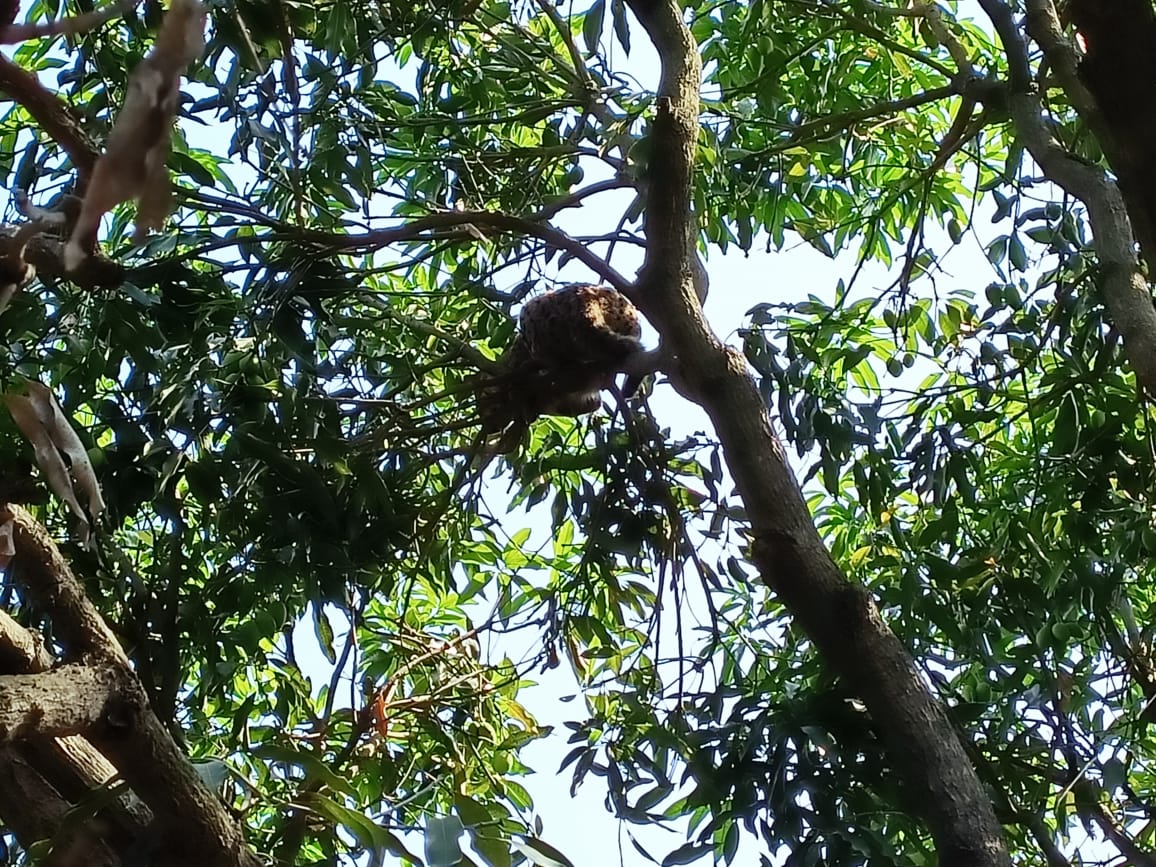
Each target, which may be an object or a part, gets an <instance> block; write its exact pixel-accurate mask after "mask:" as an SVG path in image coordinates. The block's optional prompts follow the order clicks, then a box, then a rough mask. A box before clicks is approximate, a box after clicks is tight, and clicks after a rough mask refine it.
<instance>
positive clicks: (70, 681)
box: [0, 663, 126, 744]
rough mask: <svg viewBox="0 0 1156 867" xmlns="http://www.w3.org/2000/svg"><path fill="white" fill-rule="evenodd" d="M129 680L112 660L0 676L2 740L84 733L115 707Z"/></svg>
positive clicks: (0, 740)
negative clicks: (36, 672) (98, 663)
mask: <svg viewBox="0 0 1156 867" xmlns="http://www.w3.org/2000/svg"><path fill="white" fill-rule="evenodd" d="M125 683H126V671H125V670H124V669H121V668H119V667H117V666H115V665H108V664H102V665H80V664H77V663H72V664H70V665H62V666H60V667H59V668H54V669H52V670H51V671H46V672H44V673H42V674H6V675H0V744H2V743H5V742H8V741H13V740H20V739H24V738H30V737H33V736H40V737H43V736H50V737H61V736H64V735H76V734H83V733H85V732H87V731H88V730H89V729H91V728H92V727H93V726H95V725H97V724H98V723H100V722H101V721H102V720H103V719H104V718H105V717H106V716H107V715H108V714H109V713H110V711H112V710H113V709H114V707H115V704H116V702H117V699H118V698H119V696H120V693H121V691H122V689H123V687H124V686H125Z"/></svg>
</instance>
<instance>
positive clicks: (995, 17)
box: [979, 0, 1156, 395]
mask: <svg viewBox="0 0 1156 867" xmlns="http://www.w3.org/2000/svg"><path fill="white" fill-rule="evenodd" d="M979 3H980V6H982V7H983V10H984V12H986V13H987V15H988V17H989V18H990V19H991V22H992V24H993V26H994V27H995V31H996V33H997V34H998V35H999V38H1000V41H1001V42H1002V43H1003V47H1004V51H1005V52H1006V53H1007V56H1008V69H1009V79H1010V83H1011V93H1010V94H1009V97H1008V103H1009V108H1010V109H1011V114H1012V119H1013V121H1014V122H1015V126H1016V130H1017V131H1018V132H1019V135H1020V138H1021V139H1022V140H1023V143H1024V145H1025V146H1026V147H1027V149H1028V151H1029V153H1031V155H1032V158H1033V159H1034V160H1035V161H1036V163H1038V164H1039V166H1040V168H1041V169H1043V172H1044V174H1045V175H1046V176H1047V177H1048V179H1049V180H1051V181H1053V182H1054V183H1056V184H1058V185H1059V186H1060V187H1061V188H1063V190H1064V191H1065V192H1067V193H1069V194H1070V195H1072V196H1074V197H1076V198H1077V199H1079V200H1080V201H1081V202H1083V203H1084V206H1085V207H1086V208H1087V209H1088V222H1089V224H1090V225H1091V227H1092V246H1093V247H1094V249H1095V251H1096V255H1097V256H1098V257H1099V259H1100V264H1101V267H1102V269H1103V281H1102V283H1101V286H1100V289H1101V291H1102V292H1103V295H1104V303H1105V305H1106V306H1107V308H1108V312H1109V313H1110V314H1111V316H1112V322H1113V324H1114V325H1115V326H1116V328H1118V329H1119V331H1120V334H1121V336H1122V337H1123V339H1124V354H1125V356H1126V357H1127V358H1128V362H1129V363H1130V364H1131V366H1132V369H1133V370H1134V371H1135V372H1136V379H1137V381H1138V382H1139V383H1140V386H1141V387H1142V388H1143V389H1144V390H1145V391H1147V392H1148V393H1149V394H1151V395H1156V306H1153V304H1152V294H1151V292H1149V290H1148V285H1147V281H1146V280H1145V279H1144V275H1143V274H1142V273H1141V270H1140V261H1139V259H1138V257H1137V255H1136V250H1135V237H1134V235H1133V232H1132V223H1131V221H1130V220H1129V217H1128V208H1127V205H1126V203H1125V201H1124V197H1123V195H1121V192H1120V188H1119V187H1118V186H1117V185H1116V184H1115V183H1114V182H1113V181H1112V179H1111V178H1110V177H1108V175H1107V174H1106V173H1105V172H1104V171H1102V170H1101V169H1098V168H1096V167H1095V166H1091V165H1088V164H1087V163H1084V162H1081V161H1080V160H1077V159H1076V158H1075V157H1073V156H1072V155H1071V154H1069V153H1068V152H1067V151H1066V150H1064V148H1063V147H1061V146H1060V144H1059V142H1057V141H1056V139H1055V138H1054V137H1053V136H1052V134H1051V132H1050V130H1049V127H1048V122H1047V120H1046V119H1045V117H1044V115H1043V109H1042V106H1041V105H1040V100H1039V97H1038V95H1037V94H1036V92H1035V91H1034V89H1033V86H1032V80H1031V74H1030V67H1029V65H1028V55H1027V47H1026V46H1025V45H1024V40H1023V38H1022V37H1021V35H1020V32H1019V29H1018V28H1017V26H1016V23H1015V19H1014V17H1013V16H1012V11H1011V8H1010V7H1009V6H1008V5H1007V4H1006V3H1004V2H1002V0H979ZM1034 20H1035V21H1036V22H1037V24H1038V23H1040V21H1041V19H1040V18H1038V17H1037V18H1036V19H1034Z"/></svg>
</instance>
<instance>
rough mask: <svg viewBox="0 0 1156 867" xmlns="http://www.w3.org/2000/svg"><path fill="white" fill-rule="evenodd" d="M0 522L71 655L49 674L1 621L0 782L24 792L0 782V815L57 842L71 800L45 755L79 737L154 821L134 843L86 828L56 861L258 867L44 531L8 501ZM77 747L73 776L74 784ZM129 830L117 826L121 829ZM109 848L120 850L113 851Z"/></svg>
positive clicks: (28, 586) (38, 654)
mask: <svg viewBox="0 0 1156 867" xmlns="http://www.w3.org/2000/svg"><path fill="white" fill-rule="evenodd" d="M5 523H10V524H11V526H12V528H13V537H14V540H15V548H16V554H15V557H14V559H13V564H12V569H11V575H12V576H13V578H14V579H15V580H17V581H18V582H19V583H20V584H21V585H22V587H23V589H24V592H25V594H26V597H27V598H28V600H29V601H30V602H32V603H33V604H35V605H36V606H38V607H39V608H40V609H41V610H42V611H44V612H46V614H47V616H48V617H49V618H50V619H51V621H52V624H53V627H54V632H55V635H56V637H57V638H58V639H59V641H60V643H61V645H62V646H63V648H64V650H65V652H66V654H67V657H66V664H64V665H60V666H57V667H54V668H49V667H48V665H47V658H46V656H45V654H44V652H43V648H40V647H39V646H37V645H36V643H35V641H33V639H32V637H31V636H30V635H29V634H28V633H27V632H25V631H24V630H22V629H21V628H20V627H19V626H18V625H16V624H15V623H13V621H12V620H11V618H9V617H7V616H5V617H4V618H3V620H2V621H0V665H3V668H2V669H0V671H2V672H4V673H0V779H3V780H5V781H6V782H7V783H9V784H13V785H15V786H17V787H22V788H14V789H13V788H5V787H0V813H3V815H4V817H5V819H6V820H7V821H8V822H9V823H10V826H11V827H12V829H13V831H15V832H16V833H17V834H18V835H20V839H21V842H22V843H24V844H30V843H32V842H34V841H36V840H39V839H43V838H45V837H48V836H53V834H52V833H49V832H55V830H56V829H58V828H59V827H60V825H59V821H56V822H55V823H54V821H53V817H54V816H55V817H56V818H57V820H63V818H64V814H65V813H66V812H67V810H68V809H69V808H70V807H71V799H70V798H69V797H68V795H67V793H66V792H62V791H60V787H58V786H53V785H52V784H50V783H49V782H48V779H49V778H50V766H51V761H49V760H47V759H45V758H44V751H49V752H50V754H51V755H54V756H55V757H56V760H57V761H60V760H62V759H64V756H62V754H61V750H60V744H59V743H58V742H57V741H56V739H59V738H64V739H73V738H76V737H77V736H83V737H84V738H85V739H87V741H88V742H89V743H91V744H92V745H93V746H95V747H96V748H97V750H99V751H100V753H101V754H103V756H104V757H106V758H107V759H108V761H109V762H110V763H111V765H112V767H115V769H116V771H117V772H118V773H119V775H120V777H121V778H122V779H123V780H124V781H125V782H126V783H128V785H129V786H130V787H131V789H132V791H133V793H134V794H135V795H136V796H137V797H139V798H140V800H141V801H142V802H143V803H144V804H145V805H147V807H148V809H149V811H151V813H152V817H153V819H152V822H151V824H150V825H149V826H148V828H147V830H146V831H144V832H141V833H140V834H138V836H137V838H136V839H135V840H134V839H132V838H131V837H130V836H128V835H125V834H123V833H121V834H119V835H117V834H114V833H109V834H107V835H106V834H105V833H103V832H104V831H105V830H106V828H105V827H104V826H97V827H95V828H90V829H89V830H88V831H86V833H85V834H83V835H81V836H80V837H79V838H76V839H73V840H70V841H65V842H67V843H68V845H67V846H65V847H62V848H61V849H60V850H59V851H58V852H57V853H56V854H55V857H56V859H57V860H56V861H54V862H53V863H57V864H116V863H120V862H125V863H127V862H129V861H130V860H132V859H136V860H137V861H140V860H147V859H149V858H151V859H153V860H154V861H156V862H157V863H165V864H169V865H185V864H187V865H190V867H192V865H220V867H257V865H258V864H260V863H261V862H260V861H259V860H258V858H257V857H256V855H255V854H254V853H253V852H252V851H251V850H250V849H249V848H248V846H247V844H246V842H245V837H244V831H243V829H242V828H241V826H240V825H238V824H237V823H236V822H235V821H234V820H233V817H232V816H231V815H229V812H228V810H226V808H225V805H224V804H223V803H222V802H221V801H220V799H218V798H217V796H216V795H215V794H214V793H213V792H211V791H209V790H208V789H207V788H206V787H205V785H204V783H203V782H201V780H200V778H199V777H198V776H197V773H196V771H195V770H194V769H193V766H192V764H191V763H190V762H189V760H188V758H187V757H186V756H185V755H184V754H183V753H182V752H181V751H180V749H179V748H178V747H177V745H176V743H175V742H174V741H173V739H172V737H171V736H170V735H169V733H168V731H167V730H166V729H165V727H164V726H163V725H162V724H161V722H160V720H158V719H157V717H156V716H155V715H154V714H153V712H152V710H151V709H150V708H149V705H148V699H147V696H146V694H145V690H144V687H143V686H142V685H141V683H140V681H139V680H138V679H137V677H136V675H135V673H134V672H133V670H132V667H131V665H130V664H129V661H128V658H127V657H126V656H125V654H124V651H123V650H122V649H121V647H120V644H119V643H118V642H117V640H116V638H115V636H113V634H112V632H111V631H109V629H108V626H107V625H106V624H105V622H104V620H103V619H102V618H101V616H100V614H99V612H97V610H96V608H95V607H94V606H93V605H92V603H91V602H90V601H89V599H88V597H87V595H86V594H85V592H84V588H83V586H82V585H81V584H80V582H79V581H78V580H77V579H76V577H75V576H74V575H73V574H72V570H71V569H70V568H69V566H68V564H67V562H66V561H65V560H64V558H63V556H62V555H61V554H60V551H59V550H58V549H57V547H56V545H55V544H54V543H53V542H52V540H51V539H50V538H49V536H48V534H47V532H46V531H45V530H44V528H43V527H41V526H40V525H39V524H38V523H37V522H36V520H35V519H34V518H33V517H32V516H31V515H30V514H29V513H28V512H26V511H25V510H24V509H22V508H20V507H19V506H15V505H12V504H0V524H5ZM14 671H18V672H21V673H11V672H14ZM82 752H83V751H81V753H78V754H77V756H76V764H77V766H78V767H76V768H73V769H72V770H73V771H74V772H76V774H77V775H78V776H81V777H82V776H83V768H82V767H81V766H82V765H83V761H84V759H83V757H82ZM38 756H39V758H38ZM65 763H66V764H67V763H68V762H67V760H65ZM105 779H107V775H106V776H105ZM101 782H103V780H101ZM22 793H27V794H28V796H29V797H35V798H37V799H38V803H40V804H41V805H42V808H41V809H40V811H39V812H37V813H35V814H29V811H27V810H21V808H20V798H21V794H22ZM130 812H132V811H130ZM134 815H135V819H136V821H137V823H138V824H136V825H135V827H136V829H138V830H139V828H140V825H139V821H140V819H141V818H142V817H146V818H147V814H143V813H142V812H141V811H140V810H136V811H135V813H134ZM13 816H15V817H16V818H15V820H14V819H13V818H12V817H13ZM126 827H129V826H128V825H126V824H124V823H121V825H120V829H119V830H121V831H122V832H123V831H124V830H125V828H126ZM113 830H115V829H113ZM114 841H115V842H114ZM57 842H58V843H59V842H60V841H57ZM116 844H119V846H120V851H114V850H113V846H114V845H116ZM70 858H72V859H76V860H68V859H70Z"/></svg>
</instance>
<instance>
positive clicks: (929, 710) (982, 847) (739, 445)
mask: <svg viewBox="0 0 1156 867" xmlns="http://www.w3.org/2000/svg"><path fill="white" fill-rule="evenodd" d="M627 2H628V5H629V6H630V8H631V9H632V10H633V12H634V14H635V15H636V16H637V17H638V19H639V21H641V22H642V25H643V27H644V28H645V29H646V31H647V33H648V34H649V35H650V38H651V40H652V41H653V42H654V44H655V47H656V48H657V49H658V54H659V57H660V59H661V62H662V77H661V81H660V84H659V89H658V110H657V114H656V117H655V121H654V125H653V128H652V132H651V137H652V140H651V153H652V157H651V163H650V177H649V181H648V184H647V189H648V191H649V196H648V201H647V222H646V226H647V254H646V263H645V265H644V267H643V270H642V273H641V275H640V279H639V286H638V292H637V295H638V302H637V303H638V304H639V306H640V307H642V309H643V312H645V313H646V314H647V316H648V318H649V319H650V320H651V322H653V323H654V325H655V327H656V328H657V329H658V331H659V333H660V335H661V337H662V340H663V341H664V342H665V344H666V345H667V348H668V350H669V351H671V352H672V353H673V354H674V356H675V357H676V358H677V361H676V362H675V364H674V365H673V367H674V369H673V370H672V371H671V375H672V378H673V379H674V381H675V383H676V385H678V386H679V387H680V389H681V390H682V391H683V392H684V393H685V394H687V395H688V396H689V397H690V398H691V399H693V400H695V401H696V402H698V403H699V404H700V405H702V406H703V408H704V409H705V410H706V411H707V413H708V414H709V415H710V417H711V420H712V421H713V423H714V426H715V430H716V431H717V433H718V435H719V439H720V440H721V441H722V444H723V448H724V451H725V454H726V457H727V462H728V464H729V466H730V469H731V473H732V475H733V477H734V479H735V483H736V485H737V486H738V489H739V492H740V494H741V495H742V498H743V502H744V504H745V505H746V508H747V514H748V515H749V517H750V521H751V532H752V534H753V536H754V539H755V542H754V544H753V545H752V548H751V554H752V559H753V561H754V563H755V565H757V566H758V567H759V569H760V570H761V571H762V574H763V579H764V580H765V581H766V582H767V583H768V584H769V585H770V586H771V587H773V588H774V589H775V590H776V592H777V593H778V594H779V596H780V597H781V598H782V600H783V601H784V602H785V603H786V605H787V606H788V607H789V608H790V609H791V611H792V612H793V614H794V615H795V617H796V619H797V620H798V622H799V623H800V625H801V626H802V627H803V628H804V629H805V630H806V631H807V634H808V635H809V636H810V637H811V639H812V640H813V641H814V642H815V644H816V645H817V646H818V647H819V649H820V650H821V652H822V653H823V655H824V657H825V659H826V660H827V662H828V663H829V664H830V665H831V667H832V668H833V669H834V670H835V671H836V672H838V673H839V675H840V676H841V677H842V678H843V679H844V681H845V682H846V683H847V684H848V685H849V686H850V687H852V688H853V689H855V690H856V691H857V692H858V693H859V694H860V695H861V696H862V698H863V700H864V702H865V703H866V705H867V707H868V709H869V710H870V712H871V715H872V718H873V720H874V722H875V725H876V727H877V729H878V731H879V732H880V734H881V736H882V737H883V738H884V740H885V743H886V744H887V747H888V749H889V753H890V757H891V760H892V762H893V763H894V764H895V766H896V768H897V769H898V770H899V771H900V773H901V774H902V776H903V778H904V780H905V781H906V782H907V783H908V784H909V785H910V787H911V790H912V798H913V802H914V803H917V804H919V805H920V806H921V807H922V811H923V814H924V816H925V818H926V820H927V822H928V824H929V826H930V828H931V832H932V834H933V835H934V837H935V841H936V846H937V848H938V852H939V859H940V860H939V863H940V864H941V865H944V867H980V865H1001V867H1002V865H1008V864H1009V863H1010V861H1009V858H1008V854H1007V849H1006V846H1005V844H1004V841H1003V837H1002V834H1001V832H1000V828H999V824H998V822H997V821H996V818H995V814H994V811H993V809H992V806H991V803H990V801H989V799H988V798H987V796H986V794H985V793H984V791H983V789H982V788H981V786H980V783H979V780H978V778H977V776H976V774H975V771H974V769H973V768H972V767H971V764H970V762H969V761H968V759H967V755H966V753H965V752H964V750H963V747H962V745H961V744H960V742H959V740H958V739H957V737H956V735H955V732H954V730H953V729H952V726H951V724H950V723H949V721H948V719H947V717H946V715H945V714H944V712H943V710H942V709H941V708H940V706H939V705H938V704H937V703H936V702H935V700H934V699H933V698H932V696H931V695H930V693H929V692H928V690H927V687H926V686H925V685H924V683H923V681H922V680H921V679H920V677H919V674H918V672H917V670H916V668H915V666H914V664H913V662H912V661H911V658H910V657H909V656H908V655H907V652H906V651H905V649H904V648H903V646H902V644H901V643H900V642H899V640H898V639H897V638H896V637H895V635H894V634H893V633H892V632H891V631H890V630H889V629H888V628H887V626H886V624H885V623H884V622H883V620H882V618H881V617H880V615H879V612H878V610H877V609H876V607H875V605H874V603H873V602H872V600H871V597H870V595H869V594H868V593H867V592H866V591H864V590H863V589H862V588H859V587H855V586H852V585H851V584H849V583H848V582H847V581H846V579H845V578H844V576H843V575H842V574H841V573H840V571H839V569H838V567H837V566H836V565H835V563H834V561H833V560H832V559H831V556H830V554H829V553H828V551H827V549H826V548H825V546H824V545H823V542H822V539H821V538H820V536H819V534H818V532H817V531H816V529H815V525H814V522H813V521H812V519H811V515H810V513H809V511H808V510H807V507H806V503H805V501H804V500H803V497H802V493H801V492H800V490H799V487H798V483H797V482H796V481H795V478H794V475H793V474H792V473H791V470H790V468H789V466H788V465H787V462H786V459H785V456H784V453H783V449H782V446H781V445H780V444H779V442H778V440H777V438H776V437H775V434H774V431H773V429H772V426H771V421H770V418H769V416H768V414H767V412H766V407H765V404H764V403H763V400H762V397H761V396H760V395H759V392H758V388H757V386H756V385H755V383H754V381H753V380H752V379H751V377H750V375H749V373H748V372H747V368H746V365H745V363H744V361H743V359H742V357H741V356H739V355H738V353H736V352H733V351H731V350H728V349H727V348H726V347H725V346H723V345H722V343H721V342H720V341H719V340H718V338H717V337H716V336H715V335H714V334H713V333H712V332H711V330H710V328H709V327H708V325H707V323H706V322H705V321H704V319H703V316H702V311H701V308H700V307H699V305H698V303H697V301H696V299H695V296H694V292H693V288H692V278H691V267H690V261H691V250H690V249H689V244H688V233H687V221H688V220H689V218H690V209H689V202H690V201H691V171H692V165H693V159H694V151H695V146H696V139H697V134H698V111H699V93H698V89H699V86H700V72H701V70H700V66H699V55H698V48H697V46H696V45H695V44H694V41H693V39H692V37H691V35H690V33H689V31H688V29H687V28H686V26H685V25H684V23H683V21H682V16H681V12H680V9H679V7H678V5H677V3H676V2H674V0H627Z"/></svg>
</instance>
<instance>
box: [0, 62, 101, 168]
mask: <svg viewBox="0 0 1156 867" xmlns="http://www.w3.org/2000/svg"><path fill="white" fill-rule="evenodd" d="M0 93H4V94H7V95H8V97H9V98H10V99H11V100H12V101H13V102H16V103H19V104H20V105H22V106H23V107H24V109H25V111H27V112H28V113H29V114H30V115H32V119H33V120H35V121H36V123H37V124H38V125H39V126H40V128H41V129H43V130H44V131H45V132H46V133H48V135H49V137H50V138H52V139H53V140H54V141H55V142H56V143H57V144H58V145H60V146H61V147H62V148H63V149H64V152H65V153H66V154H68V158H69V159H70V160H72V164H73V165H74V166H76V171H77V174H78V176H79V178H80V182H79V183H78V186H79V187H81V188H82V187H83V186H84V181H86V179H87V177H88V173H89V172H90V171H92V167H93V166H94V165H96V158H97V157H98V156H99V155H100V152H99V151H98V150H97V149H96V146H95V145H94V144H93V143H92V140H91V139H90V138H89V137H88V134H87V133H85V131H84V130H83V128H82V127H81V126H80V119H79V118H78V117H77V116H76V112H74V111H73V110H72V106H70V105H69V104H68V103H66V102H65V101H64V100H62V99H61V98H60V97H59V96H57V95H56V94H54V93H50V92H49V91H48V90H47V88H45V87H44V85H43V84H41V83H40V79H38V78H37V77H36V76H35V75H33V74H32V73H31V72H29V71H27V70H26V69H22V68H21V67H19V66H17V65H16V64H15V63H13V62H12V61H11V60H9V59H8V58H6V57H2V56H0Z"/></svg>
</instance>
